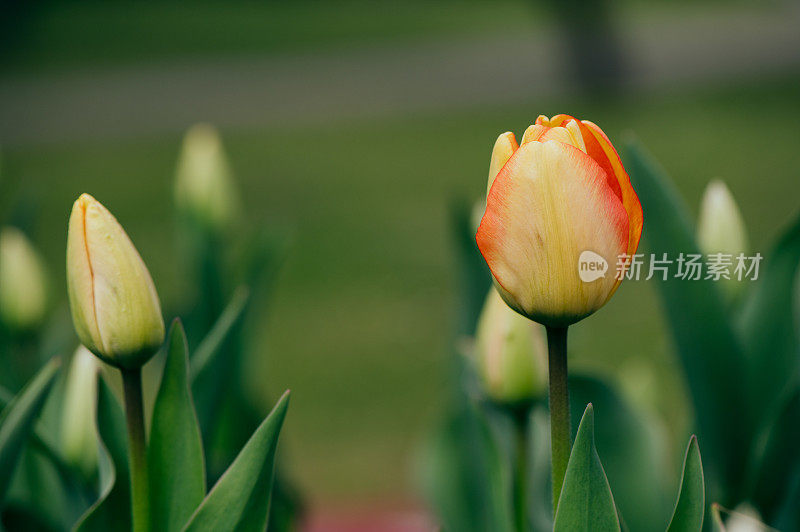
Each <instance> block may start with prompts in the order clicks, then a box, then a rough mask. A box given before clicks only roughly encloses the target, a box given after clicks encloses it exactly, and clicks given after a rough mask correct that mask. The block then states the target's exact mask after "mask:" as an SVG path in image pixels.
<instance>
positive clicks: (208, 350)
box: [191, 286, 250, 381]
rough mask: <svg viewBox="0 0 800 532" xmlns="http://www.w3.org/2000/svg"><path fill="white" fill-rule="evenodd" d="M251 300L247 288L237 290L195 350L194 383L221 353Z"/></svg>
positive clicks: (192, 374)
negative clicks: (224, 343) (223, 345)
mask: <svg viewBox="0 0 800 532" xmlns="http://www.w3.org/2000/svg"><path fill="white" fill-rule="evenodd" d="M249 300H250V291H249V290H248V289H247V288H246V287H244V286H240V287H239V288H237V289H236V292H234V294H233V297H231V300H230V302H229V303H228V306H227V307H225V310H224V311H222V314H220V316H219V318H217V321H216V322H215V323H214V326H213V327H211V330H210V331H209V332H208V334H207V335H206V336H205V338H203V340H202V342H200V345H198V346H197V349H195V350H194V356H192V361H191V380H192V381H194V379H195V378H196V377H197V376H198V375H199V374H200V373H202V372H203V370H204V369H205V368H206V367H208V364H209V362H210V361H211V360H212V359H213V358H214V357H215V356H216V354H217V353H219V352H220V348H221V347H222V344H223V342H224V341H225V339H226V338H227V337H228V334H229V333H230V332H231V330H232V329H233V326H234V325H235V324H236V323H237V322H238V321H239V319H240V318H241V317H242V314H243V313H244V310H245V308H247V302H248V301H249Z"/></svg>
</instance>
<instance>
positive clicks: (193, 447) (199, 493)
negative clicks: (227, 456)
mask: <svg viewBox="0 0 800 532" xmlns="http://www.w3.org/2000/svg"><path fill="white" fill-rule="evenodd" d="M167 346H168V347H167V359H166V362H165V365H164V374H163V377H162V379H161V386H160V387H159V390H158V395H157V397H156V402H155V406H154V408H153V419H152V424H151V428H150V444H149V446H148V448H147V458H148V468H149V470H150V511H151V519H152V524H153V527H154V529H155V530H168V531H171V530H180V529H181V527H182V526H183V525H184V524H185V523H186V521H187V519H189V517H191V515H192V512H193V511H194V509H195V508H196V507H197V506H198V505H199V504H200V502H201V501H202V500H203V497H205V494H206V483H205V459H204V457H203V441H202V439H201V436H200V426H199V424H198V422H197V414H196V413H195V410H194V404H193V402H192V394H191V389H190V383H189V377H188V374H189V354H188V347H187V342H186V334H185V332H184V330H183V325H182V324H181V322H180V321H179V320H177V319H176V320H175V321H174V322H173V324H172V327H171V330H170V334H169V340H168V342H167Z"/></svg>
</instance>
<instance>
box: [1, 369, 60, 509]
mask: <svg viewBox="0 0 800 532" xmlns="http://www.w3.org/2000/svg"><path fill="white" fill-rule="evenodd" d="M60 365H61V361H60V359H57V358H54V359H52V360H51V361H50V362H48V363H47V364H46V365H45V366H44V367H43V368H42V369H41V370H39V372H38V373H37V374H36V375H35V376H34V377H33V379H31V381H30V382H29V383H28V384H27V385H26V386H25V388H23V389H22V391H21V392H20V393H19V394H18V395H17V396H16V397H15V398H14V399H13V400H12V401H11V402H10V403H9V404H8V406H6V408H4V409H3V412H2V414H0V502H2V501H3V499H4V498H5V495H6V492H7V491H8V488H9V485H10V483H11V478H12V476H13V473H14V469H15V468H16V465H17V461H18V460H19V457H20V454H21V452H22V448H23V446H24V445H25V442H26V441H27V440H28V436H29V435H30V434H31V433H32V432H33V428H34V422H35V421H36V418H37V416H38V415H39V412H40V411H41V410H42V407H43V406H44V403H45V400H46V399H47V395H48V393H49V392H50V389H51V388H52V387H53V384H54V382H55V377H56V375H57V373H58V370H59V368H60Z"/></svg>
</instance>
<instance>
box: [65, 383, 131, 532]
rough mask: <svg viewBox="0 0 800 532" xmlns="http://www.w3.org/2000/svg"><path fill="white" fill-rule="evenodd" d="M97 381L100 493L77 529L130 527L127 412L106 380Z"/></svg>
mask: <svg viewBox="0 0 800 532" xmlns="http://www.w3.org/2000/svg"><path fill="white" fill-rule="evenodd" d="M97 384H98V386H97V432H98V435H99V437H100V445H99V447H98V450H99V453H98V469H99V473H100V474H99V477H100V485H99V495H98V498H97V501H95V503H94V504H93V505H92V506H91V507H90V508H89V509H88V510H87V511H86V513H84V514H83V516H82V517H81V518H80V519H79V520H78V522H77V523H76V524H75V528H74V530H76V531H80V532H95V531H96V532H105V531H107V530H130V529H131V524H132V523H131V495H130V472H129V469H128V444H127V441H126V439H125V438H126V434H127V432H126V428H125V415H124V414H123V413H122V407H121V406H120V404H119V402H118V401H117V398H116V397H115V396H114V392H112V391H111V388H109V386H108V384H107V383H106V381H105V380H104V379H102V378H100V377H99V376H98V383H97Z"/></svg>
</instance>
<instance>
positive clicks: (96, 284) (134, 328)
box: [67, 194, 164, 369]
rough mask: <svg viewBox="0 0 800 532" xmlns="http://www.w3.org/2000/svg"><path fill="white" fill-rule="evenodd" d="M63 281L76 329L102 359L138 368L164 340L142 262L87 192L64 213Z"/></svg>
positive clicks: (155, 297)
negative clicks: (66, 220)
mask: <svg viewBox="0 0 800 532" xmlns="http://www.w3.org/2000/svg"><path fill="white" fill-rule="evenodd" d="M67 283H68V289H69V302H70V309H71V310H72V321H73V323H74V325H75V331H76V332H77V333H78V337H79V338H80V339H81V342H83V345H85V346H86V347H87V348H88V349H89V350H90V351H92V352H93V353H94V354H95V355H97V356H99V357H100V358H102V359H103V360H104V361H106V362H108V363H109V364H111V365H113V366H116V367H119V368H127V369H136V368H140V367H141V366H142V365H144V363H145V362H147V361H148V360H149V359H150V358H151V357H152V356H153V355H154V354H155V352H156V351H157V350H158V348H159V347H160V346H161V344H162V343H163V342H164V319H163V318H162V316H161V304H160V303H159V300H158V294H157V293H156V289H155V286H154V285H153V280H152V278H151V277H150V272H148V271H147V266H145V264H144V262H143V261H142V258H141V257H140V256H139V253H138V252H137V251H136V248H135V247H134V246H133V243H132V242H131V240H130V239H129V238H128V235H127V234H125V230H124V229H123V228H122V226H121V225H120V224H119V222H117V220H116V218H114V216H113V215H112V214H111V213H110V212H108V210H107V209H106V208H105V207H103V205H101V204H100V203H99V202H98V201H97V200H95V199H94V198H93V197H92V196H90V195H88V194H82V195H81V197H80V198H78V200H77V201H76V202H75V204H74V206H73V208H72V215H71V216H70V219H69V235H68V238H67Z"/></svg>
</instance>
